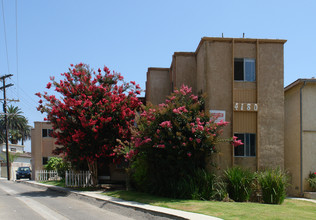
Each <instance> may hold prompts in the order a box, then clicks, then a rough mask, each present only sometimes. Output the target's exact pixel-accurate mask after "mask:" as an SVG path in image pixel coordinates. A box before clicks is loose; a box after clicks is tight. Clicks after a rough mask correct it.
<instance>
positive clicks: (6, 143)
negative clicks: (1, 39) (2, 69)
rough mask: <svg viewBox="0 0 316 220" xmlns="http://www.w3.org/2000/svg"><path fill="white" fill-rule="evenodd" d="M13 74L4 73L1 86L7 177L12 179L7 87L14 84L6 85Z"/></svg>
mask: <svg viewBox="0 0 316 220" xmlns="http://www.w3.org/2000/svg"><path fill="white" fill-rule="evenodd" d="M11 76H13V75H12V74H9V75H4V76H1V77H0V80H2V81H3V87H0V90H1V89H3V111H4V123H5V146H6V158H7V177H8V180H10V161H9V138H8V137H9V135H8V115H7V98H6V93H5V89H6V88H8V87H10V86H13V84H12V83H10V84H8V85H6V84H5V79H6V78H8V77H11Z"/></svg>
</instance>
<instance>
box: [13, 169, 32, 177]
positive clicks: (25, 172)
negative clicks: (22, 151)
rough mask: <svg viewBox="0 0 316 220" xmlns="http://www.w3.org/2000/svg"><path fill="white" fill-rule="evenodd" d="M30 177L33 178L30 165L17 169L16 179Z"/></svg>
mask: <svg viewBox="0 0 316 220" xmlns="http://www.w3.org/2000/svg"><path fill="white" fill-rule="evenodd" d="M22 178H28V179H31V169H30V168H29V167H19V168H18V170H17V171H16V179H17V180H19V179H22Z"/></svg>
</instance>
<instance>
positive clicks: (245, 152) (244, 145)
mask: <svg viewBox="0 0 316 220" xmlns="http://www.w3.org/2000/svg"><path fill="white" fill-rule="evenodd" d="M237 134H238V135H240V134H243V135H244V142H246V139H247V138H246V135H249V138H248V142H247V143H244V144H243V145H239V146H237V147H243V148H244V155H243V156H241V155H238V156H236V155H235V149H236V147H234V157H256V156H257V146H256V145H257V143H256V142H257V137H256V136H257V135H256V134H255V133H242V132H236V133H235V134H234V135H235V136H236V135H237ZM250 135H254V136H255V143H254V152H255V155H254V156H251V155H250V150H251V145H250ZM247 149H248V153H249V155H247Z"/></svg>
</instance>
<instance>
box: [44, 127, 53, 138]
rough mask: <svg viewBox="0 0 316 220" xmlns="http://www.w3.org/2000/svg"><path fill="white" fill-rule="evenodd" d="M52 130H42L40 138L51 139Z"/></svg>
mask: <svg viewBox="0 0 316 220" xmlns="http://www.w3.org/2000/svg"><path fill="white" fill-rule="evenodd" d="M52 134H53V129H42V137H51V136H52Z"/></svg>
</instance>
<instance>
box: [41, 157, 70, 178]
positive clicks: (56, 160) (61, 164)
mask: <svg viewBox="0 0 316 220" xmlns="http://www.w3.org/2000/svg"><path fill="white" fill-rule="evenodd" d="M69 168H70V164H69V162H67V161H64V160H63V159H62V158H60V157H51V158H49V160H48V162H47V164H46V165H45V166H44V169H45V170H47V171H51V170H56V171H57V173H58V176H60V177H61V178H62V179H64V178H65V174H66V171H67V170H68V169H69Z"/></svg>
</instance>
